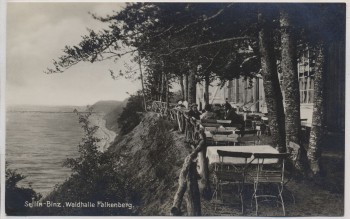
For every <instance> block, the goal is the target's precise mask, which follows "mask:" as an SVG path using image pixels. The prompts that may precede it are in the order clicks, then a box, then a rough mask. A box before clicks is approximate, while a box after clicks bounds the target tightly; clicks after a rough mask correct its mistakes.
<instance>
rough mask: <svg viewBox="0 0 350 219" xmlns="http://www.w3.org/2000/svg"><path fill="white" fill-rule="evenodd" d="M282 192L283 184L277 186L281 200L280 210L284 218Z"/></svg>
mask: <svg viewBox="0 0 350 219" xmlns="http://www.w3.org/2000/svg"><path fill="white" fill-rule="evenodd" d="M282 192H283V184H281V185H278V196H279V197H280V199H281V205H282V210H283V216H286V211H285V208H284V201H283V197H282Z"/></svg>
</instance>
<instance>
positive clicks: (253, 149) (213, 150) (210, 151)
mask: <svg viewBox="0 0 350 219" xmlns="http://www.w3.org/2000/svg"><path fill="white" fill-rule="evenodd" d="M217 150H222V151H234V152H250V153H253V156H254V153H275V154H278V150H277V149H275V148H273V147H272V146H270V145H252V146H208V147H207V157H208V158H209V164H213V163H219V162H220V160H219V155H218V152H217ZM253 156H252V157H251V158H248V162H250V161H251V160H252V159H253ZM244 161H245V159H244V158H235V157H227V158H224V163H229V164H244ZM277 161H278V159H265V160H264V163H277ZM257 162H258V161H257V160H255V161H253V164H254V163H257Z"/></svg>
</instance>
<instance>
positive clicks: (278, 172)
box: [251, 153, 288, 216]
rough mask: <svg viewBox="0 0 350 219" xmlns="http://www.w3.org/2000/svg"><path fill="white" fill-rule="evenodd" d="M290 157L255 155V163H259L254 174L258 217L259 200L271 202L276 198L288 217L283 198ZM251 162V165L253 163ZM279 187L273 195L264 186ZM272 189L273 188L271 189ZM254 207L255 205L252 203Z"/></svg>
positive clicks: (254, 194)
mask: <svg viewBox="0 0 350 219" xmlns="http://www.w3.org/2000/svg"><path fill="white" fill-rule="evenodd" d="M287 157H288V154H287V153H280V154H270V153H255V154H254V159H253V161H255V162H257V164H256V171H255V173H252V174H253V175H252V176H251V177H252V180H253V183H254V193H253V196H252V202H253V199H255V213H256V215H258V199H260V198H264V200H263V201H271V198H275V199H276V201H277V204H278V203H280V204H281V205H282V210H283V215H284V216H285V215H286V212H285V208H284V201H283V197H282V192H283V186H284V163H285V159H286V158H287ZM253 161H251V163H252V162H253ZM273 185H276V186H277V193H273V192H272V191H271V189H268V191H266V188H265V190H264V186H265V187H266V186H273ZM269 188H271V187H269ZM252 205H253V203H252Z"/></svg>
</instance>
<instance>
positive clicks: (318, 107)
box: [307, 42, 326, 175]
mask: <svg viewBox="0 0 350 219" xmlns="http://www.w3.org/2000/svg"><path fill="white" fill-rule="evenodd" d="M317 52H318V54H317V58H316V64H315V76H314V77H315V79H314V80H315V82H314V83H315V87H314V107H313V114H312V126H311V132H310V142H309V149H308V152H307V155H308V159H309V164H310V168H311V171H312V173H313V174H314V175H318V174H319V173H320V158H321V152H322V151H321V144H322V141H323V137H324V136H325V131H326V129H325V118H326V116H325V114H326V104H325V98H326V94H325V91H326V89H325V81H326V79H325V76H326V74H325V45H324V43H323V42H321V43H320V44H319V45H318V47H317Z"/></svg>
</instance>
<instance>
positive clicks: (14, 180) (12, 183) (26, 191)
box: [5, 164, 42, 215]
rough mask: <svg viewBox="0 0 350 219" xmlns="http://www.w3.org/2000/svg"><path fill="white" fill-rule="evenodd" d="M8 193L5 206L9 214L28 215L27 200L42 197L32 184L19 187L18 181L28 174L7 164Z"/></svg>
mask: <svg viewBox="0 0 350 219" xmlns="http://www.w3.org/2000/svg"><path fill="white" fill-rule="evenodd" d="M5 175H6V183H5V185H6V193H5V206H6V207H5V208H6V214H8V215H26V213H27V211H28V209H29V208H27V207H25V202H26V201H27V202H30V203H31V202H32V201H39V200H40V198H41V197H42V196H41V194H40V193H36V192H35V191H34V190H33V189H32V188H31V186H29V188H23V187H18V185H17V184H18V182H20V181H21V180H23V179H25V178H26V176H24V175H22V174H20V173H18V172H17V170H12V169H9V168H8V165H7V164H6V173H5Z"/></svg>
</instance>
